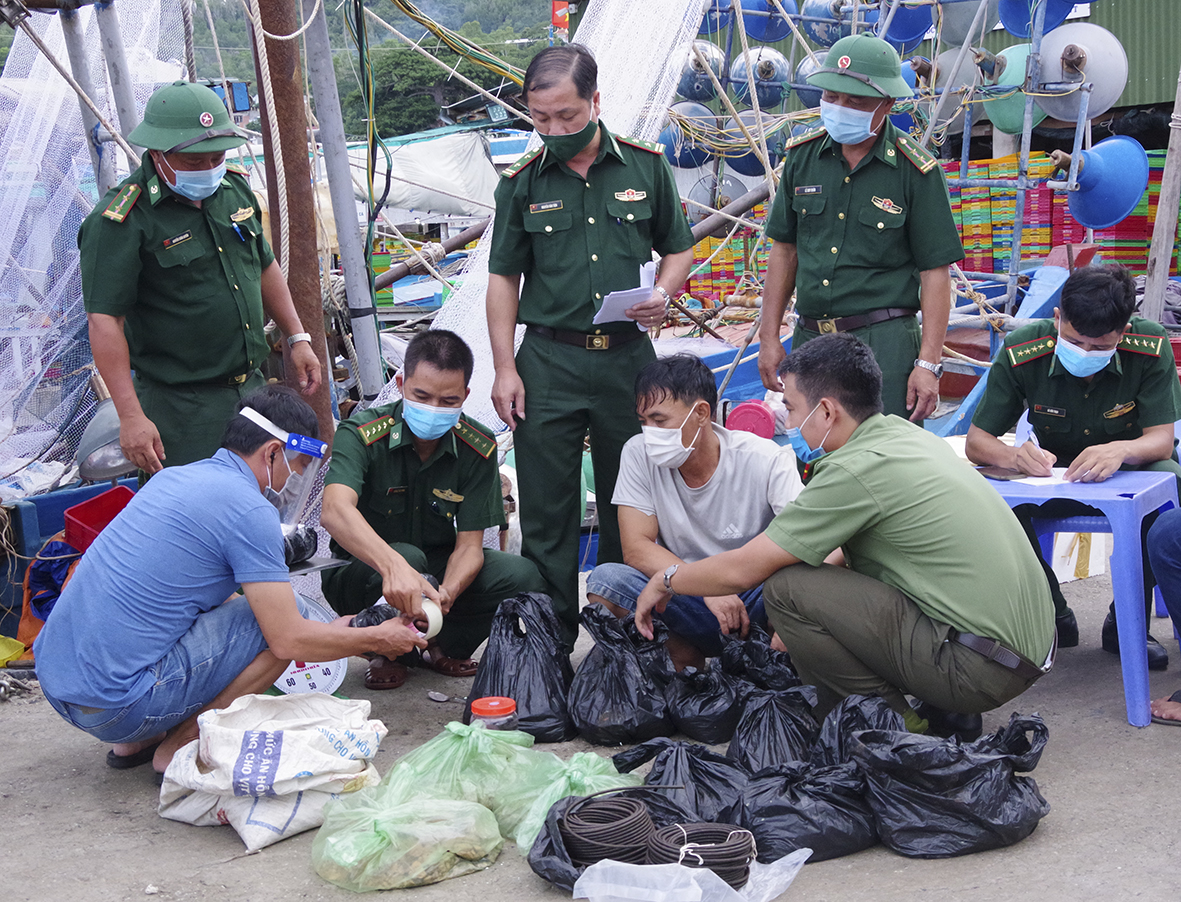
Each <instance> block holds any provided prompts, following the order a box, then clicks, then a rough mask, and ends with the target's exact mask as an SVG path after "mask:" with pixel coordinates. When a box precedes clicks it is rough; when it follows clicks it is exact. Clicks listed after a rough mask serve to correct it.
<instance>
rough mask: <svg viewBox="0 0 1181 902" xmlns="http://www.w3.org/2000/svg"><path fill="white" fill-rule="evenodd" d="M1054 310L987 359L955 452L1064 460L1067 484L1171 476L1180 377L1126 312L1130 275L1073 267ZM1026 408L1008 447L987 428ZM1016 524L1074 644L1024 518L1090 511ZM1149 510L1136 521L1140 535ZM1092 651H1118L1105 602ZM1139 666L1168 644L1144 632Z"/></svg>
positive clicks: (1028, 464)
mask: <svg viewBox="0 0 1181 902" xmlns="http://www.w3.org/2000/svg"><path fill="white" fill-rule="evenodd" d="M1061 305H1062V306H1061V307H1060V308H1055V310H1054V318H1053V319H1052V320H1049V319H1047V320H1042V321H1040V322H1036V323H1034V324H1033V325H1030V326H1025V327H1024V328H1021V329H1018V330H1017V331H1015V332H1013V333H1011V334H1010V335H1009V336H1008V337H1007V338H1006V339H1005V345H1004V347H1003V348H1002V349H1001V351H1000V353H999V354H998V355H997V357H996V359H995V360H993V362H992V368H991V369H990V370H989V371H988V383H987V385H986V387H985V389H984V397H983V398H981V399H980V405H979V406H978V407H977V408H976V413H975V415H974V416H973V417H972V425H971V426H970V427H968V439H967V443H966V445H965V452H966V453H967V455H968V459H969V460H971V461H972V462H973V463H977V464H986V465H992V466H1000V467H1007V468H1009V469H1013V470H1020V471H1021V472H1022V473H1024V474H1025V475H1027V476H1049V475H1050V471H1051V467H1053V466H1054V465H1057V466H1060V467H1061V466H1065V467H1066V473H1065V476H1066V478H1067V479H1068V480H1070V481H1072V482H1102V481H1103V480H1105V479H1107V478H1108V477H1109V476H1111V475H1112V474H1113V473H1115V472H1116V471H1117V470H1156V471H1161V472H1166V473H1173V474H1175V475H1176V476H1177V477H1178V479H1179V480H1181V466H1178V464H1177V453H1176V451H1174V450H1173V446H1174V441H1173V423H1174V421H1175V420H1178V419H1181V383H1178V381H1177V369H1176V366H1175V364H1174V362H1173V353H1172V350H1171V349H1170V347H1169V339H1168V336H1167V333H1166V332H1165V330H1164V329H1163V328H1161V326H1160V325H1159V324H1157V323H1154V322H1152V321H1151V320H1147V319H1142V318H1140V317H1138V316H1132V313H1133V311H1134V310H1135V307H1136V283H1135V282H1134V281H1133V280H1132V277H1131V276H1130V275H1129V274H1128V272H1127V271H1126V270H1125V269H1123V268H1122V267H1119V266H1106V267H1087V268H1085V269H1079V270H1075V272H1073V273H1071V275H1070V277H1069V278H1068V279H1067V280H1066V284H1064V285H1063V286H1062V300H1061ZM1026 409H1028V410H1029V425H1030V427H1031V428H1032V430H1033V432H1032V436H1031V438H1030V440H1029V441H1027V442H1025V443H1024V444H1022V445H1021V446H1020V447H1018V448H1013V447H1010V446H1009V445H1007V444H1005V443H1004V442H1002V441H1001V440H1000V439H999V438H997V436H1000V435H1004V434H1005V433H1006V432H1008V431H1009V430H1010V429H1011V428H1012V427H1013V424H1014V423H1016V422H1017V419H1018V417H1020V416H1021V413H1022V411H1024V410H1026ZM1013 512H1014V513H1015V514H1016V515H1017V519H1018V520H1020V521H1021V524H1022V526H1024V527H1025V530H1026V533H1027V534H1028V535H1029V539H1030V542H1031V543H1032V544H1033V548H1034V551H1035V552H1036V553H1037V556H1038V560H1040V561H1041V562H1042V567H1043V568H1044V570H1045V572H1046V576H1047V578H1048V579H1049V581H1050V593H1051V595H1052V596H1053V598H1054V615H1055V621H1056V623H1057V627H1058V645H1059V646H1060V647H1066V648H1069V647H1071V646H1075V645H1078V622H1077V621H1076V620H1075V617H1074V612H1073V611H1072V610H1071V609H1070V608H1069V607H1067V604H1066V599H1065V598H1064V597H1063V595H1062V589H1061V588H1060V587H1059V585H1058V578H1057V577H1056V576H1055V575H1054V570H1053V568H1052V567H1051V566H1050V565H1049V564H1048V563H1046V561H1045V560H1044V559H1043V558H1042V552H1041V545H1040V544H1039V542H1038V540H1037V537H1036V535H1035V534H1034V531H1033V526H1032V524H1031V520H1032V519H1033V518H1035V517H1038V518H1043V519H1048V520H1055V519H1060V518H1063V517H1077V516H1101V514H1100V512H1099V511H1097V510H1095V509H1094V508H1093V507H1090V506H1088V505H1085V504H1082V503H1081V502H1078V501H1071V500H1070V499H1069V498H1062V499H1055V500H1053V501H1050V502H1047V503H1046V504H1043V505H1040V506H1038V505H1034V504H1022V505H1018V506H1017V507H1015V508H1014V509H1013ZM1153 520H1155V517H1149V518H1146V519H1145V521H1144V533H1145V536H1146V535H1147V532H1148V528H1149V527H1150V526H1151V525H1152V523H1153ZM1144 554H1145V557H1144V595H1145V603H1146V605H1147V606H1148V608H1149V610H1151V607H1152V598H1153V593H1152V589H1153V587H1154V585H1155V582H1154V580H1153V578H1152V568H1151V567H1150V566H1149V565H1148V557H1147V545H1145V551H1144ZM1102 641H1103V648H1104V649H1106V650H1107V651H1109V652H1111V653H1112V654H1117V655H1118V654H1119V633H1118V631H1117V625H1116V621H1115V606H1114V604H1113V605H1112V609H1111V610H1110V611H1109V612H1108V615H1107V619H1106V620H1105V621H1104V623H1103V632H1102ZM1147 641H1148V667H1149V669H1150V670H1164V669H1165V668H1166V667H1168V666H1169V653H1168V652H1167V651H1165V648H1164V646H1162V645H1161V644H1160V643H1158V642H1157V641H1156V640H1155V639H1153V638H1152V636H1148V637H1147Z"/></svg>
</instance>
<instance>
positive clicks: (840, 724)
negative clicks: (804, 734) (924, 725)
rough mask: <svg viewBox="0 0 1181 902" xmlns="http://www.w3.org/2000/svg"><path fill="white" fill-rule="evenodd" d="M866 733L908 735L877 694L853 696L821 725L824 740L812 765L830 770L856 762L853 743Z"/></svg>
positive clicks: (898, 716)
mask: <svg viewBox="0 0 1181 902" xmlns="http://www.w3.org/2000/svg"><path fill="white" fill-rule="evenodd" d="M862 730H894V731H898V732H905V731H906V723H905V721H903V719H902V715H901V714H899V713H898V712H897V711H895V710H894V709H893V708H891V707H890V706H889V705H888V704H886V702H885V700H884V699H882V698H880V697H878V696H876V695H874V696H865V695H850V696H848V697H846V698H844V699H842V700H841V703H840V704H839V705H837V706H836V707H835V708H833V709H832V710H831V711H829V712H828V717H826V718H824V723H822V724H821V725H820V738H819V739H818V740H816V745H815V746H813V748H812V757H811V759H810V762H811V764H813V765H815V766H816V767H829V766H831V765H834V764H844V763H845V762H847V761H852V760H853V753H852V751H851V750H850V748H849V745H850V740H851V739H852V738H853V734H854V733H859V732H861V731H862Z"/></svg>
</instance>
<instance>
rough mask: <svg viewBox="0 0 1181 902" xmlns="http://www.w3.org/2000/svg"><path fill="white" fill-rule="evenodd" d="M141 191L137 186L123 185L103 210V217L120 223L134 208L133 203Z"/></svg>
mask: <svg viewBox="0 0 1181 902" xmlns="http://www.w3.org/2000/svg"><path fill="white" fill-rule="evenodd" d="M142 191H143V188H141V187H140V186H139V185H124V186H123V188H122V189H121V190H120V191H119V193H118V194H116V195H115V196H114V197H113V198H111V202H110V203H109V204H107V208H106V209H105V210H103V216H105V217H106V218H107V219H111V220H114V221H115V222H122V221H123V220H124V219H126V218H127V214H128V213H130V212H131V208H132V207H134V206H135V201H136V199H137V198H138V197H139V195H140V193H141V192H142Z"/></svg>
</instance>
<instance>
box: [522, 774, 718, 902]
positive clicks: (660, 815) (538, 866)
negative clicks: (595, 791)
mask: <svg viewBox="0 0 1181 902" xmlns="http://www.w3.org/2000/svg"><path fill="white" fill-rule="evenodd" d="M617 796H622V797H624V798H629V799H637V800H639V801H640V802H643V803H644V807H645V808H647V809H648V814H649V815H651V817H652V823H653V824H654V825H655V826H656V827H657V828H658V829H659V828H660V827H667V826H668V825H669V824H690V823H693V822H694V821H695V820H696V817H695V815H694V814H693V812H691V811H686V810H685V809H684V808H682V807H681V806H680V805H678V804H677V803H676V802H674V801H673V800H672V799H670V798H669V797H668V793H667V792H661V791H660V790H656V789H647V788H644V787H637V788H635V789H624V790H621V791H620V792H618V793H615V794H613V795H610V796H605V798H615V797H617ZM580 801H582V798H581V797H580V796H567V797H566V798H564V799H562V800H561V801H559V802H555V803H554V805H553V806H552V807H551V808H550V810H549V814H548V815H546V818H545V826H544V827H542V829H541V832H540V833H539V834H538V835H537V839H535V840H534V841H533V845H532V847H530V849H529V867H531V868H533V873H535V874H537V875H538V876H539V877H544V878H545V879H546V880H548V881H549V882H550V883H552V884H553V885H554V886H558V887H561V888H562V889H564V890H565V891H566V892H568V893H569V892H572V891H573V890H574V883H575V881H577V880H578V878H579V877H580V876H581V875H582V872H583V871H584V870H586V868H579V867H575V865H574V863H573V862H572V861H571V860H570V853H569V851H567V849H566V844H565V843H564V842H563V841H562V832H561V830H560V829H559V828H558V823H559V821H560V820H561V819H562V817H563V816H564V815H565V814H566V812H567V810H569V808H570V806H571V805H573V804H574V803H575V802H580Z"/></svg>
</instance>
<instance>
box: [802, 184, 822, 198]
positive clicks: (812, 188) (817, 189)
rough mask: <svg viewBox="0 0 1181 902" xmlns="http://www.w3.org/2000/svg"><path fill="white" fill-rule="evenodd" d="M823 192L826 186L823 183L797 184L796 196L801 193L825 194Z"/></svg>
mask: <svg viewBox="0 0 1181 902" xmlns="http://www.w3.org/2000/svg"><path fill="white" fill-rule="evenodd" d="M823 193H824V186H823V185H797V186H796V196H797V197H799V196H800V195H801V194H823Z"/></svg>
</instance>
